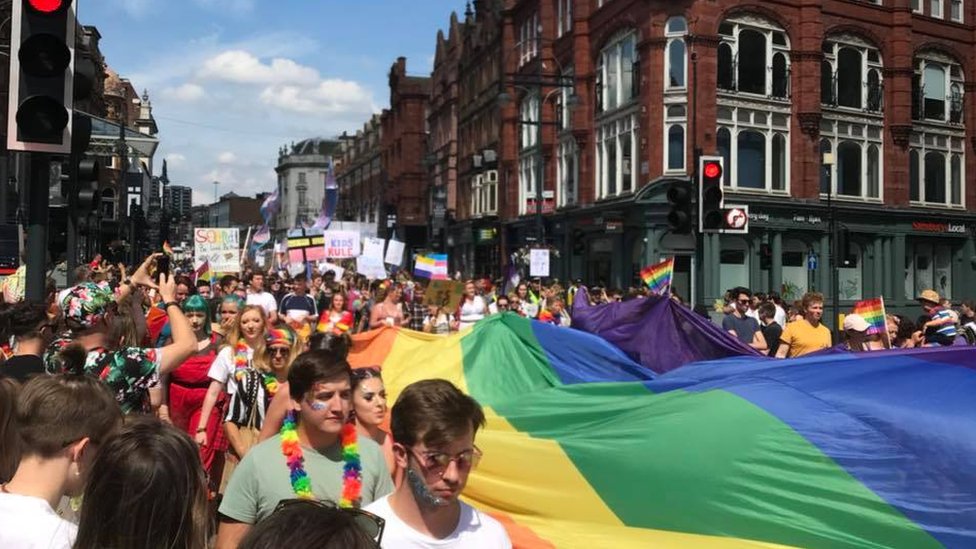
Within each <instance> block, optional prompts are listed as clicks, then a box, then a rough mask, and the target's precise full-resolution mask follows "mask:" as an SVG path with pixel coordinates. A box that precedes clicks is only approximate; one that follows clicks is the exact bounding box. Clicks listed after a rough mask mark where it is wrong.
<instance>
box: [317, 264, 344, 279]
mask: <svg viewBox="0 0 976 549" xmlns="http://www.w3.org/2000/svg"><path fill="white" fill-rule="evenodd" d="M329 271H332V272H334V273H335V279H336V280H342V275H344V274H346V270H345V269H343V268H342V267H340V266H338V265H336V264H335V263H329V262H328V261H324V262H322V263H319V272H320V273H322V275H325V273H327V272H329Z"/></svg>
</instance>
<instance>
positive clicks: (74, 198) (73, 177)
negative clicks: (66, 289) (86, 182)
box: [62, 151, 80, 286]
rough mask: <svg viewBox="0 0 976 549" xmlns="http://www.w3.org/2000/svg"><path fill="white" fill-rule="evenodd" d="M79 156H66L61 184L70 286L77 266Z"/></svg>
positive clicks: (73, 153) (76, 154) (73, 154)
mask: <svg viewBox="0 0 976 549" xmlns="http://www.w3.org/2000/svg"><path fill="white" fill-rule="evenodd" d="M79 161H80V159H79V154H78V153H77V152H74V151H72V153H71V155H70V156H68V179H67V180H66V181H64V182H63V183H62V184H63V185H66V186H67V187H68V188H67V191H68V212H67V213H68V215H67V216H66V217H67V219H68V235H67V243H68V246H67V248H68V258H67V259H68V273H67V278H66V280H67V283H68V286H72V285H74V283H75V268H76V267H77V266H78V162H79Z"/></svg>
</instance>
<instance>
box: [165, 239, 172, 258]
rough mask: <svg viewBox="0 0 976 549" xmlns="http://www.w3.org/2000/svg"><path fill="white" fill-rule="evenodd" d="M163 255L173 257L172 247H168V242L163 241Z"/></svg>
mask: <svg viewBox="0 0 976 549" xmlns="http://www.w3.org/2000/svg"><path fill="white" fill-rule="evenodd" d="M163 253H165V254H166V255H173V247H172V246H170V245H169V241H168V240H165V241H163Z"/></svg>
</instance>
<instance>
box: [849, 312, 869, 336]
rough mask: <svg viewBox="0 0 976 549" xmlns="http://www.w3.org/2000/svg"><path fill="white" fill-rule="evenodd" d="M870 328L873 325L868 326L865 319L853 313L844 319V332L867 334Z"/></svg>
mask: <svg viewBox="0 0 976 549" xmlns="http://www.w3.org/2000/svg"><path fill="white" fill-rule="evenodd" d="M870 327H871V325H870V324H868V321H867V320H864V317H863V316H861V315H859V314H857V313H852V314H849V315H847V316H845V317H844V331H847V330H853V331H855V332H866V331H867V329H868V328H870Z"/></svg>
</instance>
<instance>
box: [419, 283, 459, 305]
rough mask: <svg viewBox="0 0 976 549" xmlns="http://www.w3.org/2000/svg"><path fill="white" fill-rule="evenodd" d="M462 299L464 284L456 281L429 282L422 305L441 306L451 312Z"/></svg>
mask: <svg viewBox="0 0 976 549" xmlns="http://www.w3.org/2000/svg"><path fill="white" fill-rule="evenodd" d="M462 299H464V282H458V281H456V280H431V281H430V285H428V286H427V291H426V292H424V305H428V306H429V305H442V306H443V307H444V309H445V310H446V311H448V312H453V311H454V310H456V309H457V308H458V307H459V306H460V305H461V300H462Z"/></svg>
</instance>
